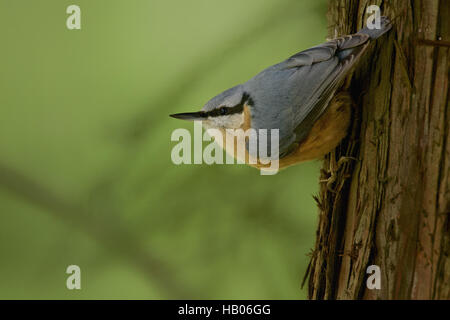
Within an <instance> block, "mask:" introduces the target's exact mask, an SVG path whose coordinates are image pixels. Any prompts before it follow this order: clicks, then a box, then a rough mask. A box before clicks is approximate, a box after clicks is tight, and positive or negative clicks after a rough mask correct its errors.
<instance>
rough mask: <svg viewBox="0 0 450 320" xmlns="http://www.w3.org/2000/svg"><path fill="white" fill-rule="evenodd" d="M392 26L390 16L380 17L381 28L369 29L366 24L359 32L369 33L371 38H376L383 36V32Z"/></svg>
mask: <svg viewBox="0 0 450 320" xmlns="http://www.w3.org/2000/svg"><path fill="white" fill-rule="evenodd" d="M391 28H392V23H391V21H390V20H389V18H388V17H384V16H383V17H381V18H380V28H376V27H375V28H374V29H369V27H368V26H367V25H366V26H365V27H364V28H363V29H361V30H359V31H358V33H363V34H367V35H369V37H370V38H371V39H376V38H378V37H381V36H382V35H383V34H385V33H386V32H388V31H389V30H390V29H391Z"/></svg>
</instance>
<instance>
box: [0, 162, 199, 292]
mask: <svg viewBox="0 0 450 320" xmlns="http://www.w3.org/2000/svg"><path fill="white" fill-rule="evenodd" d="M0 187H3V188H4V189H6V190H7V191H9V192H10V193H12V194H14V195H16V196H19V197H21V198H22V199H24V200H26V201H28V202H30V203H32V204H34V205H37V206H38V207H41V208H42V209H44V210H45V211H46V212H48V213H49V214H51V215H52V216H53V217H55V218H57V219H59V220H61V221H63V222H64V223H66V224H69V225H70V226H72V227H74V228H76V229H78V230H80V231H82V232H83V233H85V234H86V235H88V236H89V237H90V238H92V239H93V240H95V241H96V242H97V243H99V244H100V245H102V246H103V247H105V248H106V249H108V250H110V251H112V252H114V253H118V254H119V255H121V256H122V257H123V258H125V259H126V261H128V262H131V263H132V264H134V266H135V267H136V268H137V269H139V270H140V271H141V272H142V273H143V274H144V275H145V276H146V278H147V279H148V280H150V282H151V284H154V285H156V287H157V289H159V290H160V291H161V292H162V293H163V294H164V295H165V296H166V297H167V298H188V297H192V294H193V293H192V291H188V290H186V289H185V287H184V286H182V285H181V283H179V282H178V281H177V280H175V279H174V276H175V274H176V273H175V272H174V271H172V270H171V268H169V266H168V265H166V264H165V263H163V262H162V261H161V260H159V259H158V258H156V257H154V256H152V255H151V254H149V252H148V250H146V249H145V248H144V247H143V246H142V244H141V242H140V241H139V240H138V238H137V237H135V236H134V235H133V234H132V233H130V232H127V231H125V230H124V228H123V227H122V226H120V225H119V224H118V223H117V222H114V221H113V219H114V218H113V216H112V215H109V216H108V219H107V220H106V219H101V218H98V217H95V218H94V217H93V215H92V214H91V212H90V211H89V210H87V209H85V208H84V207H82V206H80V205H78V204H74V203H70V202H69V201H65V200H63V199H61V198H60V197H59V196H57V195H55V194H54V193H53V192H51V191H50V190H48V189H47V188H45V187H44V186H42V185H40V184H39V183H37V182H36V181H33V180H32V179H30V178H28V177H26V176H24V175H23V174H21V173H20V172H17V171H15V170H14V169H11V168H8V167H6V166H4V165H2V164H0ZM188 293H189V294H188Z"/></svg>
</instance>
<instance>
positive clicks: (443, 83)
mask: <svg viewBox="0 0 450 320" xmlns="http://www.w3.org/2000/svg"><path fill="white" fill-rule="evenodd" d="M372 4H377V5H380V7H381V9H382V15H386V16H388V17H390V18H391V20H394V27H393V28H392V30H391V31H390V32H389V33H388V34H387V35H385V36H383V37H382V38H380V39H379V40H378V41H377V42H376V44H375V45H374V46H373V48H372V50H371V52H370V53H369V55H370V57H369V56H368V57H367V58H366V59H365V60H363V61H361V64H360V67H359V68H358V69H357V70H356V71H355V73H354V74H353V76H352V79H351V85H350V91H351V94H352V96H353V99H354V101H355V108H354V111H355V112H354V121H353V128H352V129H351V132H350V133H349V137H348V138H346V139H345V141H343V142H342V143H341V145H340V146H339V147H338V148H337V149H336V150H335V151H334V154H333V155H334V156H335V158H336V160H338V159H339V158H340V157H342V156H352V157H355V158H356V159H357V160H355V161H351V160H350V161H346V162H343V164H342V165H340V166H339V169H338V170H337V172H336V180H335V182H334V184H333V189H334V192H332V191H330V190H329V189H328V188H327V186H326V185H325V184H324V183H322V184H321V190H320V195H319V197H318V198H317V202H318V204H319V226H318V231H317V239H316V246H315V250H314V252H313V254H312V257H311V263H310V267H309V269H308V274H307V275H309V297H310V299H449V298H450V257H449V255H450V230H449V229H450V226H449V214H450V129H449V128H450V121H449V120H450V110H449V109H450V108H449V102H448V79H449V65H448V61H449V59H448V58H449V41H450V30H449V23H448V17H449V13H450V12H449V11H450V1H448V0H408V1H407V0H397V1H374V0H352V1H348V0H331V1H330V6H329V12H328V19H329V25H330V30H329V36H330V37H334V36H335V33H336V32H337V34H338V35H343V34H349V33H353V32H355V31H357V30H358V29H360V28H361V27H362V26H363V24H364V23H365V21H366V18H367V17H368V14H367V13H366V8H367V7H368V6H369V5H372ZM331 157H332V155H329V156H327V157H326V159H325V161H324V170H323V172H322V175H321V176H322V177H321V178H322V179H327V178H329V176H330V174H329V172H327V169H328V168H329V167H330V158H331ZM370 265H377V266H379V267H380V270H381V273H380V274H381V288H380V289H369V288H368V287H367V286H366V280H367V278H368V274H367V273H366V270H367V267H368V266H370Z"/></svg>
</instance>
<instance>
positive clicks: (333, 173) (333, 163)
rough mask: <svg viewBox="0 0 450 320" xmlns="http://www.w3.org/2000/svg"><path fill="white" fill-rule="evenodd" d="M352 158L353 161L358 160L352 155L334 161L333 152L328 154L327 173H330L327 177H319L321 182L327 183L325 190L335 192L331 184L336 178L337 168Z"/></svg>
mask: <svg viewBox="0 0 450 320" xmlns="http://www.w3.org/2000/svg"><path fill="white" fill-rule="evenodd" d="M351 160H354V161H358V159H356V158H354V157H344V156H343V157H340V158H339V160H338V161H337V162H336V156H335V154H334V152H332V153H331V156H330V167H329V169H328V171H327V173H328V174H329V175H330V176H329V177H328V178H327V179H321V180H320V182H321V183H326V184H327V190H328V191H330V192H331V193H336V192H337V191H336V190H335V189H333V184H334V183H335V182H336V179H337V172H338V171H339V169H340V168H341V167H342V166H343V165H344V164H345V163H347V162H349V161H351Z"/></svg>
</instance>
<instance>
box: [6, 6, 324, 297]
mask: <svg viewBox="0 0 450 320" xmlns="http://www.w3.org/2000/svg"><path fill="white" fill-rule="evenodd" d="M325 2H326V1H325V0H320V1H317V0H316V1H310V0H303V1H299V0H292V1H280V0H266V1H260V0H245V1H242V0H227V1H216V0H214V1H213V0H189V1H182V0H177V1H163V0H131V1H125V0H120V1H118V0H114V1H113V0H95V1H92V0H71V1H66V0H39V1H32V0H28V1H23V0H14V1H11V0H0V34H1V40H2V44H1V50H0V61H1V72H0V298H3V299H16V298H24V299H48V298H51V299H53V298H57V299H82V298H87V299H91V298H97V299H109V298H125V299H159V298H191V299H195V298H206V299H212V298H215V299H298V298H305V290H302V289H300V283H301V280H302V277H303V275H304V273H305V270H306V267H307V263H308V261H309V258H308V256H307V254H308V253H309V252H310V250H311V248H312V247H313V242H314V233H315V227H316V220H317V211H316V208H315V204H314V201H313V199H312V195H313V194H315V193H316V192H317V190H318V185H317V184H318V183H317V181H318V175H319V162H311V163H306V164H302V165H298V166H295V167H291V168H289V169H287V170H284V171H281V172H279V173H278V174H277V175H275V176H261V175H260V174H259V171H257V170H255V169H253V168H250V167H246V166H243V165H211V166H208V165H181V166H176V165H174V164H172V162H171V159H170V152H171V149H172V147H173V146H174V145H175V144H176V143H175V142H171V141H170V135H171V133H172V131H173V130H174V129H176V128H179V127H184V128H188V129H189V130H190V131H192V129H193V126H192V124H191V123H185V122H181V121H177V120H175V119H171V118H169V117H168V114H170V113H175V112H183V111H194V110H196V109H199V108H200V107H201V106H202V105H203V104H204V103H205V102H206V101H207V100H209V99H210V98H211V97H213V96H214V95H216V94H218V93H220V92H221V91H223V90H224V89H227V88H229V87H231V86H234V85H235V84H238V83H241V82H244V81H246V80H247V79H249V78H250V77H252V76H253V75H255V74H256V73H258V72H259V71H261V70H262V69H263V68H265V67H267V66H269V65H272V64H274V63H277V62H279V61H281V60H283V59H285V58H287V57H288V56H290V55H292V54H294V53H296V52H298V51H300V50H303V49H306V48H308V47H310V46H313V45H316V44H318V43H320V42H323V41H324V39H325V37H326V18H325V12H326V3H325ZM71 4H77V5H79V6H80V8H81V21H82V22H81V27H82V29H81V30H68V29H67V28H66V19H67V17H68V16H69V15H68V14H66V8H67V6H69V5H71ZM71 264H76V265H78V266H80V268H81V286H82V289H81V290H68V289H67V288H66V279H67V277H68V275H67V274H66V273H65V271H66V268H67V266H68V265H71Z"/></svg>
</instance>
